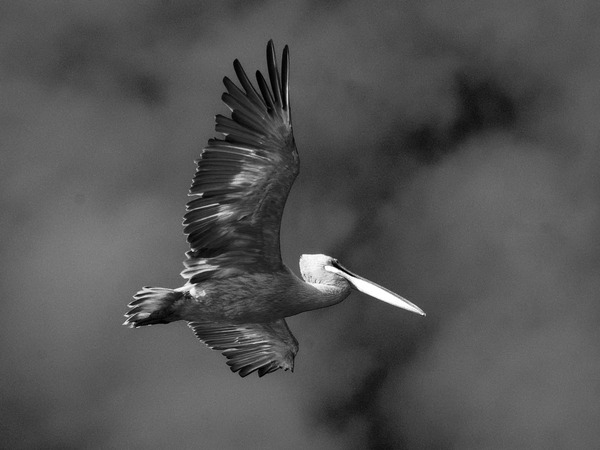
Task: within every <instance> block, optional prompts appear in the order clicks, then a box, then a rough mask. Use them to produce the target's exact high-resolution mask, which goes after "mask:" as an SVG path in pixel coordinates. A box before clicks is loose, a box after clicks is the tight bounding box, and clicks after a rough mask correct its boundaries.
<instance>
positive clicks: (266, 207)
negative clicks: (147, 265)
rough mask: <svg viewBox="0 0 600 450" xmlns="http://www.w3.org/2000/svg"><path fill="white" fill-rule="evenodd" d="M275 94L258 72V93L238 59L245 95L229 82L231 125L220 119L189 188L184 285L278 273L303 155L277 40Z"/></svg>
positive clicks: (271, 63) (271, 57)
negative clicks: (286, 213)
mask: <svg viewBox="0 0 600 450" xmlns="http://www.w3.org/2000/svg"><path fill="white" fill-rule="evenodd" d="M267 65H268V70H269V79H270V83H271V87H270V88H269V86H268V84H267V82H266V81H265V79H264V77H263V76H262V74H261V73H260V72H258V71H257V72H256V78H257V81H258V86H259V88H260V94H259V93H258V92H257V91H256V90H255V89H254V87H253V86H252V83H251V82H250V80H249V79H248V77H247V76H246V73H245V72H244V69H243V68H242V66H241V64H240V63H239V61H238V60H235V61H234V63H233V66H234V68H235V72H236V74H237V77H238V79H239V81H240V84H241V86H242V89H243V90H242V89H240V88H238V87H237V86H236V85H235V84H234V83H233V82H232V81H231V80H230V79H229V78H227V77H225V78H224V80H223V82H224V84H225V87H226V88H227V92H225V93H224V94H223V96H222V99H223V101H224V102H225V103H226V104H227V106H229V108H230V109H231V111H232V113H231V118H228V117H224V116H221V115H217V117H216V121H217V124H216V131H218V132H220V133H223V134H224V135H225V139H211V140H210V141H208V145H207V146H206V147H205V148H204V150H203V152H202V154H201V156H200V159H199V160H198V161H197V164H198V167H197V169H196V174H195V176H194V180H193V182H192V187H191V189H190V196H192V197H195V198H194V199H193V200H191V201H190V202H189V203H188V204H187V213H186V214H185V216H184V222H183V224H184V226H185V228H184V232H185V233H186V234H187V235H188V237H187V240H188V242H189V244H190V247H191V250H190V251H189V252H187V257H188V259H187V261H185V263H184V264H185V266H186V269H185V270H184V271H183V272H182V276H183V277H184V278H188V279H189V281H190V282H192V283H197V282H199V281H202V280H203V279H206V278H208V277H224V276H227V275H231V274H233V273H237V272H247V271H248V270H249V269H252V270H260V269H263V270H276V269H279V268H280V267H281V265H282V262H281V254H280V250H279V228H280V224H281V216H282V214H283V208H284V206H285V201H286V199H287V196H288V193H289V191H290V188H291V187H292V183H293V182H294V179H295V178H296V175H297V174H298V165H299V164H298V152H297V151H296V145H295V143H294V137H293V135H292V122H291V114H290V106H289V67H290V65H289V51H288V47H287V46H286V47H285V49H284V50H283V65H282V71H281V76H280V74H279V69H278V67H277V59H276V57H275V48H274V46H273V41H269V44H268V45H267Z"/></svg>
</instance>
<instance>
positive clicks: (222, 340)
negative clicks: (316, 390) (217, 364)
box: [188, 319, 298, 377]
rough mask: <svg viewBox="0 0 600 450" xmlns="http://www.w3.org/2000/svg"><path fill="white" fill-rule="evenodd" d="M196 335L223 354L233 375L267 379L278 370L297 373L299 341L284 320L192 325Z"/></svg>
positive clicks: (198, 323)
mask: <svg viewBox="0 0 600 450" xmlns="http://www.w3.org/2000/svg"><path fill="white" fill-rule="evenodd" d="M188 325H189V326H190V328H191V329H192V330H194V334H195V335H196V336H197V337H198V338H199V339H200V340H202V341H203V342H204V343H205V344H206V345H208V346H209V347H210V348H212V349H214V350H221V352H222V353H223V355H225V356H226V357H227V364H228V365H229V367H230V369H231V370H232V371H233V372H238V371H239V374H240V376H242V377H245V376H246V375H249V374H251V373H252V372H254V371H255V370H258V375H259V376H261V377H262V376H263V375H266V374H268V373H271V372H274V371H276V370H277V369H284V370H288V369H291V370H292V371H293V370H294V357H295V356H296V353H298V341H296V338H294V336H293V335H292V333H291V331H290V329H289V328H288V326H287V323H286V322H285V320H284V319H279V320H276V321H275V322H271V323H250V324H243V325H238V324H219V323H212V322H211V323H207V322H189V323H188Z"/></svg>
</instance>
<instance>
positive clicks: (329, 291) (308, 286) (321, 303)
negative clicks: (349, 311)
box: [299, 282, 350, 311]
mask: <svg viewBox="0 0 600 450" xmlns="http://www.w3.org/2000/svg"><path fill="white" fill-rule="evenodd" d="M303 285H304V289H305V295H303V296H301V297H300V298H302V299H303V302H302V303H303V305H302V307H303V308H304V309H303V310H304V311H310V310H313V309H320V308H326V307H328V306H333V305H335V304H337V303H340V302H341V301H342V300H344V299H345V298H346V297H348V295H350V286H349V285H332V284H322V283H308V282H304V283H303ZM299 306H300V305H299Z"/></svg>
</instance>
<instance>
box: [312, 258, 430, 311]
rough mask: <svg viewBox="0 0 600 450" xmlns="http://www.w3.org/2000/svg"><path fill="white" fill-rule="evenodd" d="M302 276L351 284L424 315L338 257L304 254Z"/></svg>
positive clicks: (315, 279)
mask: <svg viewBox="0 0 600 450" xmlns="http://www.w3.org/2000/svg"><path fill="white" fill-rule="evenodd" d="M300 272H301V274H302V278H304V280H306V281H307V282H309V283H318V284H327V285H338V286H339V285H341V286H346V285H349V286H350V287H351V288H354V289H356V290H358V291H360V292H362V293H363V294H367V295H369V296H370V297H373V298H376V299H377V300H381V301H383V302H386V303H389V304H391V305H394V306H397V307H399V308H402V309H406V310H407V311H411V312H414V313H417V314H420V315H422V316H424V315H425V313H424V312H423V310H422V309H421V308H419V307H418V306H417V305H414V304H413V303H411V302H409V301H408V300H406V299H405V298H403V297H401V296H399V295H398V294H394V293H393V292H392V291H390V290H388V289H386V288H384V287H382V286H379V285H378V284H375V283H373V282H372V281H369V280H367V279H365V278H363V277H361V276H359V275H356V274H355V273H352V272H350V271H349V270H348V269H346V268H345V267H344V266H342V265H341V264H340V263H339V262H338V260H337V259H335V258H332V257H331V256H327V255H302V256H301V257H300Z"/></svg>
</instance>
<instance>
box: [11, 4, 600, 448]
mask: <svg viewBox="0 0 600 450" xmlns="http://www.w3.org/2000/svg"><path fill="white" fill-rule="evenodd" d="M271 38H272V39H273V40H274V41H275V45H276V47H277V49H278V51H281V49H282V48H283V45H284V44H288V45H289V46H290V51H291V58H292V64H291V67H292V79H291V83H292V86H291V99H292V109H293V116H294V130H295V137H296V142H297V144H298V147H299V151H300V157H301V161H302V163H301V173H300V177H299V178H298V180H297V182H296V184H295V186H294V189H293V191H292V194H291V196H290V199H289V201H288V205H287V209H286V214H285V217H284V223H283V228H282V240H283V241H282V250H283V257H284V260H285V261H286V263H287V264H288V265H289V266H290V267H291V268H292V269H293V270H295V271H296V272H297V267H298V266H297V261H298V258H299V256H300V255H301V254H302V253H327V254H331V255H332V256H336V257H338V258H339V259H340V260H341V261H342V262H343V263H344V264H345V265H346V266H348V267H350V268H351V269H352V270H353V271H355V272H357V273H360V274H362V275H364V276H366V277H367V278H370V279H373V280H374V281H376V282H378V283H380V284H382V285H384V286H386V287H388V288H390V289H392V290H394V291H396V292H398V293H400V294H402V295H404V296H406V297H407V298H409V299H410V300H411V301H413V302H415V303H416V304H418V305H419V306H421V307H422V308H423V309H424V310H425V311H426V312H427V313H428V315H427V317H426V318H421V317H419V316H417V315H413V314H409V313H406V312H404V311H401V310H397V309H394V308H392V307H390V306H388V305H385V304H383V303H381V304H379V302H372V301H370V300H369V299H368V298H366V297H365V296H362V295H360V294H353V295H352V296H351V297H350V298H349V299H348V300H346V301H345V302H344V303H342V304H340V305H338V306H335V307H333V308H328V309H325V310H322V311H316V312H311V313H307V314H303V315H300V316H297V317H293V318H291V319H290V320H289V324H290V327H291V328H292V330H293V332H294V334H295V335H296V337H297V338H298V340H299V342H300V352H299V354H298V357H297V358H296V370H295V373H293V374H291V373H289V372H287V373H283V372H281V371H280V372H277V373H275V374H271V375H269V376H267V377H264V378H262V379H258V378H257V377H256V376H250V377H248V378H245V379H241V378H240V377H238V376H237V375H234V374H232V373H230V372H229V370H228V368H227V366H226V365H225V364H224V358H223V357H222V356H221V355H219V354H218V353H216V352H213V351H210V350H209V349H207V348H206V347H205V346H204V345H203V344H201V343H200V342H198V341H197V340H196V339H195V338H194V336H193V334H192V333H191V332H190V331H189V330H188V329H187V327H186V326H185V325H184V324H183V323H176V324H171V325H169V326H156V327H149V328H144V329H137V330H130V329H128V328H125V327H122V326H121V323H122V321H123V317H122V315H123V313H124V312H125V310H126V308H125V305H126V303H128V302H129V301H130V299H131V295H132V294H134V293H135V292H136V291H137V290H138V289H139V288H140V287H141V286H144V285H157V286H170V287H177V286H179V285H181V283H182V279H181V278H180V277H179V272H180V271H181V269H182V268H183V266H182V265H181V261H182V259H183V253H184V252H185V251H186V243H185V239H184V237H183V235H182V229H181V217H182V214H183V212H184V205H185V202H186V201H187V198H186V192H187V189H188V187H189V184H190V181H191V178H192V176H193V173H194V164H193V160H194V159H195V158H197V157H198V155H199V154H200V151H201V149H202V147H203V145H204V143H205V142H206V141H207V140H208V139H209V138H211V137H213V136H214V135H215V133H214V123H213V116H214V115H215V114H216V113H226V112H227V109H226V107H225V106H224V105H223V104H222V103H221V101H220V96H221V92H222V90H223V85H222V83H221V80H222V77H223V76H224V75H228V76H230V77H232V76H233V75H234V71H233V68H232V65H231V63H232V61H233V60H234V59H235V58H239V59H240V60H241V62H242V64H243V65H244V66H245V67H246V70H247V71H248V72H250V73H252V72H253V71H254V70H255V69H262V70H264V69H265V65H266V64H265V46H266V43H267V41H268V40H269V39H271ZM599 55H600V6H598V3H597V2H594V1H584V0H581V1H573V2H569V3H568V4H567V3H565V2H561V1H543V2H542V1H540V0H532V1H529V0H524V1H523V0H522V1H518V2H516V1H509V2H497V1H488V0H484V1H479V2H471V1H467V0H457V1H452V2H445V1H439V0H438V1H436V0H426V1H420V2H418V1H403V2H398V1H391V0H389V1H380V2H364V1H358V0H356V1H343V0H342V1H337V2H328V3H324V2H323V3H321V2H316V1H296V2H285V1H282V2H275V1H273V2H269V1H254V2H242V1H235V2H231V1H229V2H227V1H226V2H208V1H193V0H172V1H159V0H146V1H133V0H119V1H116V0H111V1H106V0H102V1H100V0H98V1H96V0H88V1H68V0H63V1H58V0H57V1H42V0H38V1H34V0H28V1H20V0H12V1H11V0H5V1H1V2H0V155H1V160H0V161H1V162H0V205H1V207H2V214H1V215H0V227H1V228H0V229H1V231H2V233H1V234H0V256H1V257H2V271H0V302H1V303H0V304H1V307H2V314H1V315H0V355H1V356H0V358H1V364H0V417H2V420H1V421H0V437H1V440H2V442H3V443H5V445H8V446H9V447H10V448H42V447H43V448H125V447H129V448H168V447H171V448H173V447H178V448H223V449H229V448H232V449H233V448H266V447H274V448H314V449H347V448H377V449H384V448H431V447H437V448H450V447H454V448H461V449H462V448H516V447H521V448H524V447H527V448H549V447H555V448H582V447H585V446H590V447H591V446H593V443H597V442H598V441H599V440H600V430H599V428H598V423H599V422H600V404H599V403H598V400H597V399H598V393H599V392H600V377H599V375H598V374H599V373H600V331H598V330H600V327H599V321H600V304H599V298H598V295H599V294H598V292H600V233H599V232H600V202H599V200H600V181H599V180H600V177H599V176H598V172H599V170H600V153H599V150H600V148H599V144H600V133H599V129H600V128H599V127H600V82H599V80H600V56H599Z"/></svg>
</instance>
